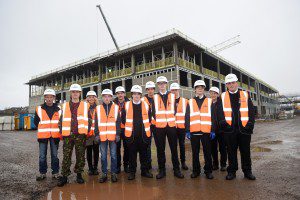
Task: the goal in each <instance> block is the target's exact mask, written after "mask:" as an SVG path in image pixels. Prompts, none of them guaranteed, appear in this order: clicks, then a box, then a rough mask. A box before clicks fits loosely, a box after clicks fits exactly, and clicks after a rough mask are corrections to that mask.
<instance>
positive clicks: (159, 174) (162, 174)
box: [156, 170, 166, 179]
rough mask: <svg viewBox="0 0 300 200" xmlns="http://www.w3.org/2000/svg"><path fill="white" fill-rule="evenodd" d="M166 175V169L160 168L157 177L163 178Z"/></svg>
mask: <svg viewBox="0 0 300 200" xmlns="http://www.w3.org/2000/svg"><path fill="white" fill-rule="evenodd" d="M165 176H166V170H159V173H158V174H157V175H156V179H162V178H164V177H165Z"/></svg>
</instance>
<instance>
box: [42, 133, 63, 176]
mask: <svg viewBox="0 0 300 200" xmlns="http://www.w3.org/2000/svg"><path fill="white" fill-rule="evenodd" d="M55 140H57V139H53V138H49V139H48V140H45V141H43V142H39V148H40V155H39V171H40V173H41V174H46V173H47V168H48V166H47V148H48V141H49V142H50V150H51V169H52V174H57V173H58V172H59V159H58V157H57V152H58V146H59V142H56V143H55Z"/></svg>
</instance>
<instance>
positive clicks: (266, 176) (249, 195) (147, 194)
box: [0, 117, 300, 200]
mask: <svg viewBox="0 0 300 200" xmlns="http://www.w3.org/2000/svg"><path fill="white" fill-rule="evenodd" d="M61 145H62V144H61ZM186 147H187V161H188V162H187V163H188V166H189V167H190V168H191V151H190V143H189V142H187V144H186ZM251 149H252V162H253V173H254V174H255V175H256V177H257V180H256V181H249V180H246V179H244V178H243V174H242V172H241V170H239V171H238V173H237V179H236V180H233V181H226V180H225V179H224V178H225V175H226V172H220V171H214V176H215V179H214V180H207V179H206V178H205V177H204V175H203V174H202V175H201V177H200V178H197V179H191V178H190V173H191V170H190V169H189V170H188V171H185V172H184V174H185V179H183V180H179V179H175V178H174V177H173V175H172V170H171V169H172V168H171V167H172V166H171V165H170V163H171V161H170V153H169V149H168V148H167V155H168V156H167V162H168V165H167V169H168V174H167V177H166V178H165V179H163V180H156V179H145V178H141V177H140V175H139V173H137V178H136V180H134V181H128V180H127V177H126V175H125V174H124V172H122V173H121V175H119V179H120V180H119V182H118V183H115V184H112V183H110V182H108V183H105V184H99V183H98V181H97V179H98V178H97V177H89V176H88V175H87V174H86V173H85V174H84V178H85V180H86V181H87V183H86V184H84V185H78V184H76V183H74V182H75V175H74V174H73V175H72V176H70V184H68V185H66V186H65V187H63V188H58V187H55V186H56V181H53V180H51V174H50V172H48V178H47V180H45V181H43V182H36V181H35V176H36V174H37V172H38V143H37V142H36V135H35V132H33V131H31V132H14V131H13V132H0V158H1V160H0V171H1V174H0V199H105V198H109V199H130V200H134V199H143V200H144V199H200V198H204V199H223V200H225V199H300V173H299V172H300V117H297V118H295V119H291V120H285V121H276V122H263V123H257V124H256V127H255V133H254V135H253V138H252V147H251ZM61 150H62V148H61V146H60V149H59V157H60V161H62V159H61V158H62V151H61ZM48 152H49V151H48ZM153 153H154V156H153V158H154V170H153V173H154V174H156V166H157V163H156V154H155V147H154V145H153ZM48 154H49V153H48ZM202 160H203V159H202ZM49 161H50V157H49V159H48V163H49ZM73 163H74V162H73ZM202 163H203V162H202ZM202 163H201V164H202ZM48 166H50V163H49V164H48ZM73 166H74V165H72V167H73ZM202 166H203V165H202Z"/></svg>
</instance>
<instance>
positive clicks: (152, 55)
mask: <svg viewBox="0 0 300 200" xmlns="http://www.w3.org/2000/svg"><path fill="white" fill-rule="evenodd" d="M151 60H152V67H155V62H154V61H155V59H154V53H153V51H151Z"/></svg>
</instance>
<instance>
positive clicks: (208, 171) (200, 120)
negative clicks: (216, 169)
mask: <svg viewBox="0 0 300 200" xmlns="http://www.w3.org/2000/svg"><path fill="white" fill-rule="evenodd" d="M205 88H206V84H205V82H204V81H203V80H197V81H196V82H195V83H194V89H195V97H194V98H192V99H190V100H189V107H188V109H187V112H188V113H189V119H188V121H189V123H187V126H188V128H187V129H188V130H190V139H191V145H192V155H193V173H192V174H191V178H197V177H198V176H199V175H200V173H201V165H200V160H199V153H200V141H201V143H202V147H203V148H202V149H203V154H204V163H205V164H204V173H205V175H206V178H207V179H213V178H214V177H213V175H212V158H211V139H213V138H214V137H215V133H214V130H215V128H214V124H215V119H214V118H213V116H212V115H211V104H212V100H211V98H207V97H206V96H205V95H204V91H205Z"/></svg>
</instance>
